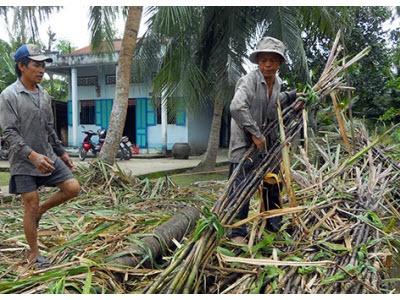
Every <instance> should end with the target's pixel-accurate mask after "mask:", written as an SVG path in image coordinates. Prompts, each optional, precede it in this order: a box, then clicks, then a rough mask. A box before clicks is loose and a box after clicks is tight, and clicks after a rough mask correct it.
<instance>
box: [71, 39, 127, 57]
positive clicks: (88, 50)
mask: <svg viewBox="0 0 400 300" xmlns="http://www.w3.org/2000/svg"><path fill="white" fill-rule="evenodd" d="M121 42H122V40H114V50H115V51H116V52H119V51H120V50H121ZM104 46H105V44H104ZM88 54H92V47H91V46H90V45H89V46H86V47H83V48H80V49H77V50H75V51H73V52H72V53H71V54H69V55H71V56H74V55H88Z"/></svg>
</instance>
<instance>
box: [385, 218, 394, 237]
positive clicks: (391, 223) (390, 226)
mask: <svg viewBox="0 0 400 300" xmlns="http://www.w3.org/2000/svg"><path fill="white" fill-rule="evenodd" d="M396 224H397V218H396V217H391V218H390V220H389V222H388V224H387V225H386V226H385V228H383V231H384V232H386V233H391V232H394V231H395V229H396Z"/></svg>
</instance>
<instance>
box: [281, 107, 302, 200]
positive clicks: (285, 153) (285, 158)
mask: <svg viewBox="0 0 400 300" xmlns="http://www.w3.org/2000/svg"><path fill="white" fill-rule="evenodd" d="M277 113H278V124H279V133H280V138H281V143H284V145H283V148H282V164H283V169H284V175H285V176H284V179H285V185H286V190H287V192H288V196H289V205H290V206H291V207H295V206H297V201H296V196H295V194H294V191H293V187H292V174H291V172H290V158H289V145H288V144H287V143H285V140H286V135H285V127H284V125H283V118H282V109H281V104H280V102H279V101H278V102H277Z"/></svg>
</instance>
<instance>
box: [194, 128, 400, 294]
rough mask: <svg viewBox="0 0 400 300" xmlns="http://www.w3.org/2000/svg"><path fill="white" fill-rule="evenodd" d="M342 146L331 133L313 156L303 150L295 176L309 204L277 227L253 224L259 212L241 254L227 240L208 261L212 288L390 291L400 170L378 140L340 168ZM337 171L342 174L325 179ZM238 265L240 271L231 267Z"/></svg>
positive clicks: (360, 136) (360, 138)
mask: <svg viewBox="0 0 400 300" xmlns="http://www.w3.org/2000/svg"><path fill="white" fill-rule="evenodd" d="M356 138H357V143H358V144H361V145H364V146H367V144H368V143H369V142H368V138H367V137H366V135H365V132H364V131H362V130H360V131H358V132H357V135H356ZM335 140H336V139H335ZM342 148H343V147H341V146H340V145H338V144H337V143H336V142H335V141H332V140H331V141H329V140H328V138H325V139H324V141H321V142H320V143H318V144H315V145H314V147H313V149H314V151H315V152H316V155H314V156H313V157H314V158H313V161H311V162H310V160H309V158H308V157H307V156H305V154H304V152H303V155H298V156H297V157H296V162H295V165H296V167H295V168H294V170H293V178H294V180H295V181H296V184H297V185H298V186H299V190H298V191H297V192H296V196H297V198H298V200H299V202H301V205H302V208H303V209H302V210H301V211H300V212H298V213H297V214H296V215H295V217H292V216H290V215H287V214H286V215H285V224H284V226H283V230H281V232H279V233H277V234H274V233H268V232H265V231H262V230H261V229H259V226H254V225H258V224H260V223H262V219H263V216H264V217H265V214H264V215H262V214H260V215H258V217H257V218H255V219H254V221H253V229H254V231H253V232H252V236H253V240H254V242H252V243H250V245H249V246H248V247H243V250H244V252H243V253H242V254H241V255H240V256H239V257H237V256H236V257H235V256H232V255H233V253H229V251H228V249H226V248H227V246H225V245H223V248H222V247H220V248H219V249H218V250H217V251H216V253H215V255H214V256H213V258H212V259H211V260H210V262H209V264H208V266H207V267H206V268H205V272H206V273H207V274H209V277H210V279H209V280H208V282H209V283H210V287H209V289H211V290H212V291H213V292H218V293H227V292H229V293H250V292H252V293H260V292H262V293H389V292H391V291H392V288H391V286H390V284H389V282H390V280H389V279H388V278H389V277H390V276H389V274H388V268H390V267H391V264H392V261H393V257H396V256H398V249H400V242H399V238H400V232H399V229H398V228H399V221H400V214H399V211H400V210H399V209H400V199H399V196H398V195H399V194H398V192H399V190H400V186H399V184H398V181H399V176H400V172H399V170H397V169H396V167H395V163H394V162H391V161H390V160H386V159H382V158H381V157H379V156H374V154H373V153H374V152H375V150H376V148H378V147H376V148H375V147H374V148H371V149H370V150H369V151H368V152H367V153H366V154H365V155H363V156H362V158H361V159H359V160H358V161H357V163H356V164H354V165H352V166H351V168H348V169H346V170H344V171H341V167H340V165H341V161H340V157H342V156H344V155H346V152H345V151H343V149H342ZM338 171H339V172H338ZM333 173H335V174H337V176H335V177H333V178H332V179H331V180H329V181H326V182H325V183H324V184H321V185H320V184H319V183H320V182H323V178H330V177H331V174H333ZM310 186H313V188H312V189H310V188H309V187H310ZM283 213H285V212H284V211H283ZM250 240H252V239H250ZM235 268H237V269H238V271H237V272H235V271H232V270H235ZM211 270H213V272H210V271H211ZM227 270H230V272H227ZM211 274H213V275H211ZM243 274H245V275H243ZM211 278H212V279H213V281H212V280H211ZM211 282H212V283H211ZM201 291H202V290H201Z"/></svg>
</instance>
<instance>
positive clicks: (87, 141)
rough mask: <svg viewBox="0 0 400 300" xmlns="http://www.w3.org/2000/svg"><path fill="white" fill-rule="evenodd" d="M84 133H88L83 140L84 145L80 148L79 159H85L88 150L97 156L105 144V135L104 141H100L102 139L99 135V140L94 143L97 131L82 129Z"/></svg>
mask: <svg viewBox="0 0 400 300" xmlns="http://www.w3.org/2000/svg"><path fill="white" fill-rule="evenodd" d="M98 132H99V131H98ZM82 133H84V134H86V136H85V137H84V139H83V141H82V146H81V147H80V148H79V159H80V160H82V161H84V160H85V158H86V156H87V154H88V152H92V154H93V155H94V156H95V157H96V156H97V153H99V152H100V150H101V146H103V143H104V139H105V137H104V139H103V141H102V142H100V141H101V139H100V137H99V142H98V143H97V144H94V143H93V141H92V137H93V136H95V135H98V134H97V133H95V132H94V131H93V130H85V131H82Z"/></svg>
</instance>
